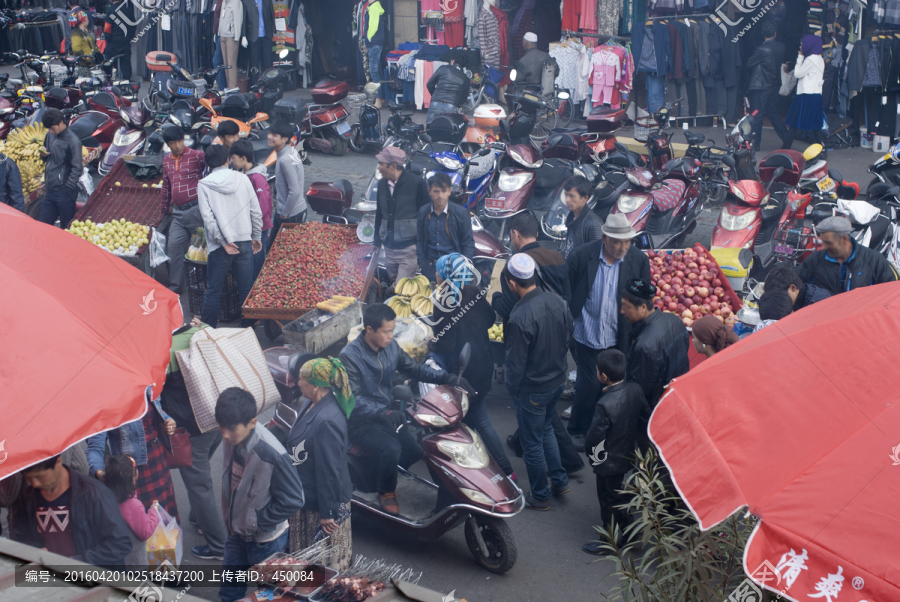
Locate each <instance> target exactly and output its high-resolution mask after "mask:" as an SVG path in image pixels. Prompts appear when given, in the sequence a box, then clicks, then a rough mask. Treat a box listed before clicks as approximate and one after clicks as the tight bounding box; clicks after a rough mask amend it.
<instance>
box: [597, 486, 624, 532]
mask: <svg viewBox="0 0 900 602" xmlns="http://www.w3.org/2000/svg"><path fill="white" fill-rule="evenodd" d="M624 479H625V475H624V474H616V475H611V476H607V477H601V476H600V475H597V500H598V501H599V502H600V520H601V521H603V525H604V526H605V525H609V524H611V523H612V519H613V518H614V519H616V525H618V526H619V528H620V529H624V528H625V521H626V518H627V516H628V515H627V514H626V513H625V511H624V510H620V509H619V508H616V506H619V505H621V504H626V503H628V496H627V495H624V494H621V493H619V492H618V491H616V490H617V489H621V488H622V481H623V480H624Z"/></svg>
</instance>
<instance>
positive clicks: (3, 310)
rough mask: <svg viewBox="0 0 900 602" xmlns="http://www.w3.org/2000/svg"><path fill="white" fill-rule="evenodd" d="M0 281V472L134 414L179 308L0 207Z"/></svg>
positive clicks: (157, 369) (118, 263)
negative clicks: (0, 331)
mask: <svg viewBox="0 0 900 602" xmlns="http://www.w3.org/2000/svg"><path fill="white" fill-rule="evenodd" d="M0 282H2V286H3V295H2V297H0V315H2V316H3V320H4V327H3V336H2V345H0V391H2V394H0V395H2V407H3V408H4V412H3V421H2V425H3V426H2V428H0V446H2V451H0V478H3V477H5V476H7V475H9V474H12V473H14V472H16V471H18V470H21V469H22V468H24V467H26V466H30V465H32V464H34V463H36V462H39V461H41V460H44V459H46V458H49V457H52V456H54V455H56V454H58V453H60V452H62V451H64V450H65V449H66V448H67V447H69V446H70V445H72V444H74V443H77V442H78V441H81V440H83V439H85V438H87V437H89V436H91V435H93V434H96V433H99V432H102V431H105V430H108V429H111V428H115V427H118V426H121V425H122V424H124V423H126V422H129V421H132V420H137V419H138V418H140V417H141V416H142V415H143V414H144V412H145V411H146V408H147V404H146V402H145V401H144V399H145V397H144V395H145V390H146V388H147V386H148V385H152V386H153V394H154V396H156V395H158V394H159V392H160V390H161V388H162V385H163V383H164V382H165V372H166V366H167V365H168V363H169V350H170V349H171V345H172V331H173V330H175V329H176V328H179V327H180V326H181V325H182V321H183V314H182V310H181V305H180V303H179V300H178V297H177V296H176V295H175V294H174V293H172V292H170V291H169V290H168V289H166V287H165V286H162V285H160V284H159V283H158V282H156V281H155V280H153V279H151V278H150V277H149V276H147V275H145V274H144V273H143V272H141V271H139V270H137V269H136V268H134V267H132V266H131V265H129V264H128V263H126V262H125V261H123V260H121V259H119V258H117V257H115V256H114V255H112V254H110V253H108V252H107V251H104V250H103V249H101V248H99V247H97V246H95V245H93V244H91V243H88V242H87V241H84V240H82V239H80V238H78V237H76V236H74V235H73V234H70V233H68V232H64V231H62V230H60V229H59V228H54V227H50V226H47V225H45V224H42V223H39V222H37V221H35V220H33V219H31V218H30V217H28V216H27V215H25V214H24V213H20V212H18V211H16V210H14V209H11V208H9V207H8V206H6V205H3V204H0ZM151 294H152V298H150V295H151Z"/></svg>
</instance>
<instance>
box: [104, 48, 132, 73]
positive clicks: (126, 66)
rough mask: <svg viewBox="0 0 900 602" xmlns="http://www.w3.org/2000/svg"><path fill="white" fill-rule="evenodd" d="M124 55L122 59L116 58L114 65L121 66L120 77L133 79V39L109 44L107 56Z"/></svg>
mask: <svg viewBox="0 0 900 602" xmlns="http://www.w3.org/2000/svg"><path fill="white" fill-rule="evenodd" d="M120 54H121V55H122V57H121V59H120V60H116V61H115V63H114V66H115V67H117V68H120V69H121V71H120V72H119V79H131V39H128V40H122V41H121V42H118V43H115V44H107V46H106V55H105V56H106V57H107V58H110V57H114V56H119V55H120Z"/></svg>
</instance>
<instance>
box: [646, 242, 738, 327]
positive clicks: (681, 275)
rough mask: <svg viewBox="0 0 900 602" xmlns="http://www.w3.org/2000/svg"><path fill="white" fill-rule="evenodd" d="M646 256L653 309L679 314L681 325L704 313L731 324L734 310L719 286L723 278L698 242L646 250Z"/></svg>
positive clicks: (689, 323)
mask: <svg viewBox="0 0 900 602" xmlns="http://www.w3.org/2000/svg"><path fill="white" fill-rule="evenodd" d="M647 256H648V257H649V258H650V279H651V281H652V282H653V284H654V285H656V296H654V297H653V305H654V306H655V307H656V308H657V309H660V310H662V311H665V312H669V313H673V314H675V315H677V316H680V317H681V321H682V322H684V325H685V326H690V325H691V324H693V323H694V320H699V319H700V318H702V317H703V316H706V315H712V316H715V317H716V318H718V319H719V320H721V321H722V322H724V323H725V324H728V325H729V326H731V325H733V324H734V322H735V317H734V309H733V308H732V307H731V304H729V303H728V301H727V300H726V299H725V289H724V288H723V286H722V282H723V281H724V279H725V277H724V276H723V275H722V274H721V272H720V271H719V266H718V264H716V262H715V260H714V259H713V258H712V257H710V255H709V253H708V252H707V251H706V249H704V248H703V247H702V246H699V245H698V246H696V247H694V248H692V249H685V250H684V251H672V252H668V251H647Z"/></svg>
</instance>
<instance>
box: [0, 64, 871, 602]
mask: <svg viewBox="0 0 900 602" xmlns="http://www.w3.org/2000/svg"><path fill="white" fill-rule="evenodd" d="M11 71H12V70H11V68H9V67H4V68H0V72H11ZM13 77H15V76H13ZM291 94H301V95H303V96H308V93H307V91H304V90H301V91H298V92H295V93H291ZM385 116H386V111H385ZM424 117H425V113H424V112H419V113H418V114H417V116H416V120H417V121H422V122H424ZM693 131H699V132H701V133H704V134H706V136H707V138H713V139H718V141H719V142H720V143H721V142H724V136H725V133H726V132H725V131H724V130H723V129H721V128H719V129H715V128H698V129H695V130H693ZM623 134H624V135H631V132H630V131H625V132H623ZM674 139H675V140H676V141H682V140H683V136H682V135H681V134H680V133H676V135H675V138H674ZM776 142H779V141H778V140H777V137H776V136H775V134H774V131H773V130H771V129H769V128H767V129H765V130H764V137H763V150H762V153H761V154H762V155H763V156H764V155H765V154H767V153H768V152H769V151H771V150H774V149H775V148H777V147H778V146H779V145H777V144H776ZM795 148H797V149H802V148H805V147H804V146H803V145H801V144H800V143H797V144H795ZM876 156H877V155H875V154H874V153H872V152H871V151H863V150H862V149H849V150H834V151H830V153H829V163H830V165H831V166H832V167H834V168H837V169H839V170H840V171H841V172H842V175H843V176H844V178H845V179H847V180H853V181H857V182H860V183H861V184H862V185H863V188H864V187H865V184H866V183H867V182H868V181H869V179H870V178H869V177H867V174H866V168H867V166H868V165H869V164H871V163H872V162H873V161H874V159H875V158H876ZM310 158H311V160H312V165H311V166H310V167H308V168H307V169H306V182H307V184H309V183H311V182H315V181H332V180H335V179H338V178H344V179H347V180H349V181H350V182H351V183H352V185H353V188H354V191H355V193H356V195H360V194H362V192H363V191H364V189H365V186H366V184H367V183H368V180H369V178H370V177H371V174H372V173H373V170H374V168H375V159H374V152H372V151H369V152H368V153H365V154H361V155H357V154H354V153H352V152H350V153H348V154H347V155H346V156H344V157H333V156H325V155H322V154H319V153H311V154H310ZM716 215H717V214H716V213H715V212H713V211H706V212H704V214H703V215H702V216H701V218H700V221H699V223H698V227H697V228H696V230H695V231H694V232H693V233H692V234H691V235H690V237H689V238H688V240H687V242H688V243H689V244H693V243H694V242H701V243H703V244H704V245H708V244H709V239H710V235H711V230H712V226H713V224H714V223H715V220H716ZM182 304H183V307H184V308H185V314H186V315H185V317H186V318H187V319H189V318H190V315H189V312H188V302H187V298H186V296H185V297H184V298H183V299H182ZM223 325H224V324H223ZM257 332H258V336H259V338H260V342H261V343H262V345H263V347H269V346H271V345H272V342H271V341H268V340H267V339H266V337H265V335H264V334H263V331H262V329H261V328H259V329H257ZM487 403H488V405H489V408H490V412H491V417H492V420H493V423H494V426H495V427H496V429H497V431H498V433H499V434H500V436H501V439H503V440H504V441H505V439H506V436H507V435H509V434H511V433H512V432H513V431H514V430H515V428H516V424H515V422H516V421H515V412H514V409H513V407H512V403H511V401H510V398H509V397H508V395H507V394H506V391H505V389H504V388H503V386H502V385H500V384H498V383H496V382H495V383H494V388H493V391H492V395H491V396H489V397H488V400H487ZM563 407H565V404H561V408H560V409H562V408H563ZM263 418H265V419H266V421H267V420H268V416H264V417H263ZM510 458H511V460H512V462H513V466H514V468H515V470H516V472H517V474H518V475H519V479H520V483H521V484H522V486H523V489H527V476H526V471H525V467H524V464H523V462H522V461H521V460H520V459H518V458H515V457H514V456H512V455H510ZM213 467H214V470H213V478H214V482H215V483H217V484H218V483H221V451H219V452H217V454H216V456H215V457H214V459H213ZM173 479H174V482H175V488H176V496H177V499H178V507H179V512H180V514H181V517H182V522H184V523H185V525H184V531H185V537H184V550H185V563H186V564H187V565H191V564H199V563H202V562H203V561H198V560H197V559H195V558H194V557H193V556H192V555H191V554H190V551H189V550H190V548H191V547H192V546H195V545H199V544H202V543H204V540H203V538H202V536H200V535H198V534H197V532H196V529H194V528H193V527H192V526H191V525H189V524H187V523H186V518H187V515H188V511H189V505H188V501H187V495H186V493H185V490H184V485H183V483H182V481H181V477H180V476H179V474H178V472H177V471H173ZM571 485H572V487H571V492H570V493H568V494H566V495H565V496H564V497H563V498H562V499H555V500H554V501H553V508H552V509H551V510H550V511H549V512H535V511H530V510H524V511H522V512H521V513H520V514H519V515H518V516H516V517H514V518H512V519H510V521H509V524H510V526H511V527H512V529H513V531H514V533H515V537H516V542H517V546H518V562H517V563H516V565H515V567H514V568H513V569H512V570H511V571H509V572H508V573H507V574H505V575H493V574H491V573H488V572H487V571H485V570H483V569H482V568H480V567H479V566H478V565H476V564H475V562H474V561H473V559H472V558H471V556H470V554H469V552H468V549H467V547H466V543H465V539H464V536H463V529H462V528H457V529H456V530H454V531H452V532H450V533H448V534H446V535H445V536H444V537H443V538H441V539H439V540H438V541H434V542H421V541H416V540H413V539H409V538H406V537H400V536H398V535H396V534H395V533H392V532H391V530H390V529H387V528H384V527H383V526H380V525H378V524H375V523H372V522H369V521H366V520H364V519H362V518H354V519H353V521H354V522H353V544H354V552H356V553H360V554H364V555H366V556H367V557H370V558H380V559H384V560H387V561H390V562H396V563H400V564H402V565H404V566H406V567H409V568H414V569H416V570H418V571H422V572H423V573H424V575H423V577H422V584H423V585H425V586H427V587H431V588H433V589H436V590H438V591H442V592H445V593H446V592H450V591H451V590H455V591H456V597H457V598H463V597H464V598H466V599H468V600H469V601H470V602H475V601H478V602H488V601H497V602H506V601H513V600H515V601H518V602H540V601H545V600H558V599H565V600H572V601H594V600H601V599H602V595H601V594H602V593H603V592H605V591H607V590H608V586H606V585H603V584H601V582H602V581H603V580H604V578H606V577H607V576H608V575H609V574H610V572H611V571H612V570H613V563H612V562H611V561H609V560H604V559H599V560H598V559H597V558H595V557H593V556H588V555H586V554H584V553H583V552H582V551H581V546H582V544H584V543H585V542H587V541H589V540H590V539H592V537H593V533H594V532H593V529H592V526H593V525H595V524H596V523H597V522H598V521H599V508H598V504H597V500H596V495H595V489H594V477H593V474H591V473H590V471H589V470H588V469H585V470H584V471H583V472H582V473H581V474H579V475H577V477H575V478H573V479H572V483H571ZM400 504H401V506H402V505H403V499H402V498H401V499H400ZM191 593H192V594H195V595H199V596H201V597H205V598H208V599H210V600H216V599H218V598H217V596H216V591H215V589H213V588H193V589H192V590H191Z"/></svg>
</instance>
